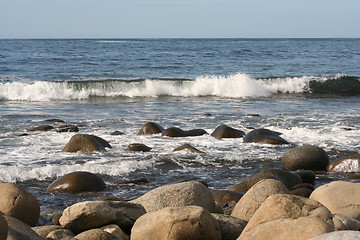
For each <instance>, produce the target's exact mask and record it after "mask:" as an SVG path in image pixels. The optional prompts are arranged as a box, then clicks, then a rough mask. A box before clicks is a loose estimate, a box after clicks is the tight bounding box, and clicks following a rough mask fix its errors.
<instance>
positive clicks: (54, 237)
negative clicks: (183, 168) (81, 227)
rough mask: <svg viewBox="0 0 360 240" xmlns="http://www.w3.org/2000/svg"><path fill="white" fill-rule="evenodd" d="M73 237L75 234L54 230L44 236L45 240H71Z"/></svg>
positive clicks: (65, 230)
mask: <svg viewBox="0 0 360 240" xmlns="http://www.w3.org/2000/svg"><path fill="white" fill-rule="evenodd" d="M74 237H75V234H74V233H73V232H72V231H70V230H68V229H56V230H54V231H51V232H49V234H48V235H46V239H49V240H60V239H62V240H64V239H72V238H74Z"/></svg>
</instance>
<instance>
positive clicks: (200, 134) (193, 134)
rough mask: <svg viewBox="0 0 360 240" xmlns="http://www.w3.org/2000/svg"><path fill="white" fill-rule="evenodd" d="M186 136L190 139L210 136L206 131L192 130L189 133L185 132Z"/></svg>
mask: <svg viewBox="0 0 360 240" xmlns="http://www.w3.org/2000/svg"><path fill="white" fill-rule="evenodd" d="M185 134H186V136H188V137H196V136H202V135H205V134H208V133H207V132H206V131H205V130H204V129H191V130H188V131H185Z"/></svg>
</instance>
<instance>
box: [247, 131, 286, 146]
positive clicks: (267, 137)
mask: <svg viewBox="0 0 360 240" xmlns="http://www.w3.org/2000/svg"><path fill="white" fill-rule="evenodd" d="M281 134H282V133H279V132H274V131H271V130H269V129H264V128H260V129H254V130H251V131H250V132H248V133H247V134H246V135H245V137H244V142H247V143H264V144H274V145H280V144H288V142H287V141H286V140H285V139H283V138H282V137H280V135H281Z"/></svg>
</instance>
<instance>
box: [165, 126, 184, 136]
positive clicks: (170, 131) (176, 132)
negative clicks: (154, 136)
mask: <svg viewBox="0 0 360 240" xmlns="http://www.w3.org/2000/svg"><path fill="white" fill-rule="evenodd" d="M162 136H166V137H187V135H186V132H185V131H184V130H182V129H180V128H177V127H171V128H167V129H165V130H164V131H163V132H162Z"/></svg>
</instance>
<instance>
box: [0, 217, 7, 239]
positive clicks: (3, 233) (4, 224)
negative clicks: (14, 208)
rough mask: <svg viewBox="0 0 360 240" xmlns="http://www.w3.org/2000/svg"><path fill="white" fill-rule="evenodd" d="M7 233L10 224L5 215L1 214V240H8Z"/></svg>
mask: <svg viewBox="0 0 360 240" xmlns="http://www.w3.org/2000/svg"><path fill="white" fill-rule="evenodd" d="M7 233H8V223H7V221H6V219H5V217H4V215H2V213H0V240H6V239H7Z"/></svg>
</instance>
